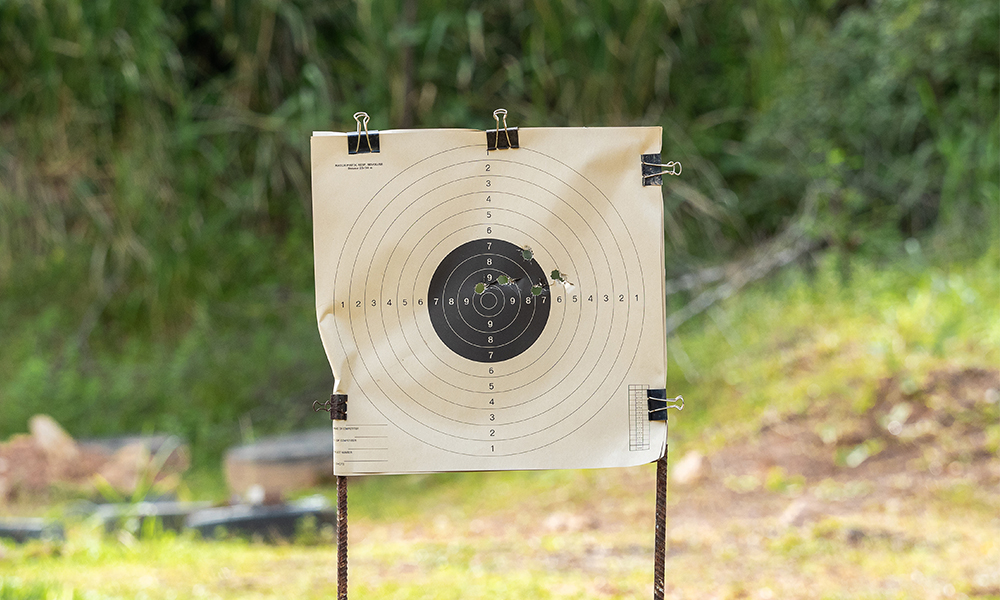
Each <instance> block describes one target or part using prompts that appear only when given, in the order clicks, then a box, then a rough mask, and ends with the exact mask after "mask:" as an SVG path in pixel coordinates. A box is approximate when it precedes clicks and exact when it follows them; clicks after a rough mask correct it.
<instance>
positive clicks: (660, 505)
mask: <svg viewBox="0 0 1000 600" xmlns="http://www.w3.org/2000/svg"><path fill="white" fill-rule="evenodd" d="M666 553H667V449H666V447H664V449H663V456H662V457H661V458H660V459H659V460H657V461H656V530H655V536H654V541H653V557H654V560H655V561H656V563H655V564H654V565H653V600H663V593H664V569H665V568H666Z"/></svg>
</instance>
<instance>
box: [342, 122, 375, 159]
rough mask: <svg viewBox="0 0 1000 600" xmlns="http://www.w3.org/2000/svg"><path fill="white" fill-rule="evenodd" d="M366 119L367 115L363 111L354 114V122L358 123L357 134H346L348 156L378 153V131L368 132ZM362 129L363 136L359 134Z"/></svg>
mask: <svg viewBox="0 0 1000 600" xmlns="http://www.w3.org/2000/svg"><path fill="white" fill-rule="evenodd" d="M368 118H369V117H368V113H366V112H364V111H359V112H356V113H354V120H355V121H357V123H358V132H357V133H349V134H347V153H348V154H368V153H369V152H372V153H376V154H377V153H378V150H379V146H378V130H377V129H376V130H375V131H368ZM362 127H364V129H365V133H364V135H362V134H361V128H362Z"/></svg>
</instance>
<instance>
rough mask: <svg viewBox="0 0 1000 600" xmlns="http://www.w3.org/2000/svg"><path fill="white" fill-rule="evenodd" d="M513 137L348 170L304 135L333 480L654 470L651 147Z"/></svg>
mask: <svg viewBox="0 0 1000 600" xmlns="http://www.w3.org/2000/svg"><path fill="white" fill-rule="evenodd" d="M518 133H519V138H520V148H516V149H505V150H494V151H487V146H486V135H485V133H484V132H482V131H475V130H406V131H383V132H380V146H381V150H380V152H378V153H374V154H372V153H367V154H355V155H350V154H348V150H347V146H348V144H347V134H341V133H316V134H315V135H314V136H313V138H312V168H313V169H312V173H313V209H314V238H315V239H314V242H315V253H316V254H315V265H316V267H315V268H316V311H317V317H318V320H319V329H320V334H321V337H322V340H323V345H324V348H325V350H326V353H327V356H328V357H329V360H330V364H331V366H332V368H333V372H334V376H335V381H336V389H335V392H336V393H341V394H347V396H348V403H347V417H348V418H347V420H346V421H337V422H335V423H334V452H335V459H334V463H335V472H336V474H337V475H357V474H371V473H415V472H440V471H472V470H511V469H552V468H588V467H612V466H630V465H637V464H642V463H647V462H651V461H654V460H656V459H657V458H659V457H660V456H662V455H663V452H664V451H665V445H666V435H667V427H666V423H665V422H655V421H654V422H651V421H649V420H648V415H647V410H648V409H647V403H646V392H645V390H646V389H648V388H663V387H665V384H666V351H665V328H664V321H665V317H664V288H663V285H664V266H663V265H664V261H663V214H662V211H663V204H662V200H661V194H660V187H658V186H643V185H642V174H641V155H643V154H653V153H659V152H660V138H661V131H660V128H658V127H648V128H579V129H577V128H559V129H520V130H519V132H518ZM362 143H363V142H362ZM555 271H558V273H555Z"/></svg>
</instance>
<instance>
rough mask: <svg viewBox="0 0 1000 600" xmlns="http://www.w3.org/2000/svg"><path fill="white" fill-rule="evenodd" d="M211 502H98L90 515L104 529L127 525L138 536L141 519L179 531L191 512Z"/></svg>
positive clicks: (141, 523) (141, 528) (210, 504)
mask: <svg viewBox="0 0 1000 600" xmlns="http://www.w3.org/2000/svg"><path fill="white" fill-rule="evenodd" d="M211 506H212V503H211V502H139V503H138V504H101V505H100V506H98V507H97V508H96V510H94V511H93V514H92V516H93V517H94V518H95V519H97V520H98V521H100V522H102V523H104V530H105V531H106V532H107V533H112V532H114V531H115V530H117V529H128V530H130V532H131V533H134V534H136V535H138V536H141V535H142V533H143V530H144V523H145V522H146V521H147V520H148V519H154V518H155V519H157V520H158V521H159V525H160V527H162V529H163V530H164V531H177V532H179V531H181V529H183V528H184V526H185V522H186V521H187V518H188V517H189V516H191V515H192V514H193V513H195V512H197V511H200V510H206V509H208V508H211Z"/></svg>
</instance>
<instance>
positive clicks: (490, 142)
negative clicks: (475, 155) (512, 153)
mask: <svg viewBox="0 0 1000 600" xmlns="http://www.w3.org/2000/svg"><path fill="white" fill-rule="evenodd" d="M500 117H503V129H500ZM493 119H494V120H495V121H496V122H497V128H496V129H495V130H492V131H487V132H486V149H487V150H506V149H507V148H518V147H519V146H518V143H517V127H507V109H506V108H498V109H496V110H495V111H493Z"/></svg>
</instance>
